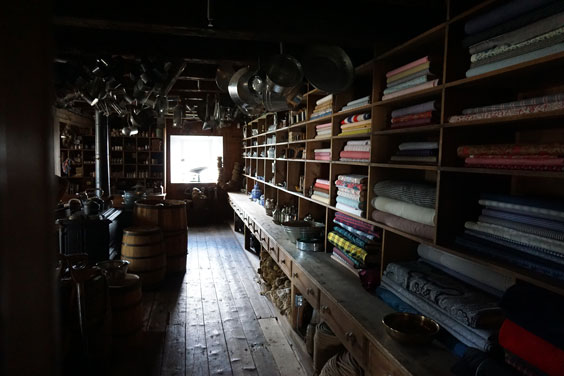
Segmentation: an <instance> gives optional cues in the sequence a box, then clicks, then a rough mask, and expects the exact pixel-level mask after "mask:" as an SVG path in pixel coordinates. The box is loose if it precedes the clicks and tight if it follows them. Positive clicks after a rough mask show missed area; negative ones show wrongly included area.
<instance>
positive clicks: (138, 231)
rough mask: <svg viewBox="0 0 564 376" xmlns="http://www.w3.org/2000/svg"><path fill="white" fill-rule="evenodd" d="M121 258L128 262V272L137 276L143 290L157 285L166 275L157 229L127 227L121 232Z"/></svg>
mask: <svg viewBox="0 0 564 376" xmlns="http://www.w3.org/2000/svg"><path fill="white" fill-rule="evenodd" d="M121 258H122V260H127V261H129V268H128V271H130V272H132V273H135V274H138V275H139V277H140V278H141V285H142V286H143V288H151V287H155V286H156V285H158V284H159V283H160V282H162V280H163V279H164V277H165V274H166V253H165V251H164V249H163V236H162V232H161V230H160V229H159V228H158V227H154V226H152V227H148V226H146V227H142V226H141V227H129V228H126V229H124V230H123V238H122V243H121Z"/></svg>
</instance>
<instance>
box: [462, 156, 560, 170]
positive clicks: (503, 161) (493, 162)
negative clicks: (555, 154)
mask: <svg viewBox="0 0 564 376" xmlns="http://www.w3.org/2000/svg"><path fill="white" fill-rule="evenodd" d="M464 164H465V165H466V166H468V167H481V166H488V167H492V168H508V169H520V168H523V169H528V168H532V167H564V158H536V157H535V158H530V157H529V158H528V157H527V156H522V157H521V156H509V157H505V156H497V158H496V157H490V156H483V157H482V156H472V157H468V158H465V159H464Z"/></svg>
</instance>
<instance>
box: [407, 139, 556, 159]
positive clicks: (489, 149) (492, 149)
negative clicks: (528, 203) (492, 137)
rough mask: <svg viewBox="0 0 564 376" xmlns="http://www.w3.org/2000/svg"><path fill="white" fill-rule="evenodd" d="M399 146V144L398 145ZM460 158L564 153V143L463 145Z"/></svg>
mask: <svg viewBox="0 0 564 376" xmlns="http://www.w3.org/2000/svg"><path fill="white" fill-rule="evenodd" d="M400 146H401V145H400ZM456 154H457V155H458V156H459V157H460V158H468V157H470V156H473V155H513V156H517V155H554V156H560V155H564V144H560V143H554V144H489V145H463V146H459V147H458V148H457V149H456Z"/></svg>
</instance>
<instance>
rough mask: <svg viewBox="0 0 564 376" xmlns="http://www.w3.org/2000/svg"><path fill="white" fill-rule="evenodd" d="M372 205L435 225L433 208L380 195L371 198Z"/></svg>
mask: <svg viewBox="0 0 564 376" xmlns="http://www.w3.org/2000/svg"><path fill="white" fill-rule="evenodd" d="M372 206H373V207H374V208H375V209H378V210H380V211H383V212H385V213H390V214H393V215H397V216H398V217H401V218H404V219H408V220H410V221H414V222H417V223H422V224H424V225H429V226H435V209H430V208H425V207H422V206H418V205H414V204H410V203H408V202H403V201H399V200H394V199H392V198H387V197H381V196H379V197H375V198H373V199H372Z"/></svg>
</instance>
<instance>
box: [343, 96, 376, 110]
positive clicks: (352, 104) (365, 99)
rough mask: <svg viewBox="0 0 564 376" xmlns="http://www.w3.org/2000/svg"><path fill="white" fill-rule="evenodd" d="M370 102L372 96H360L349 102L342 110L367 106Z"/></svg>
mask: <svg viewBox="0 0 564 376" xmlns="http://www.w3.org/2000/svg"><path fill="white" fill-rule="evenodd" d="M368 103H370V96H366V97H362V98H358V99H355V100H354V101H350V102H348V103H347V104H346V105H345V106H344V107H343V108H341V111H347V110H352V109H353V108H358V107H362V106H366V105H367V104H368Z"/></svg>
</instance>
